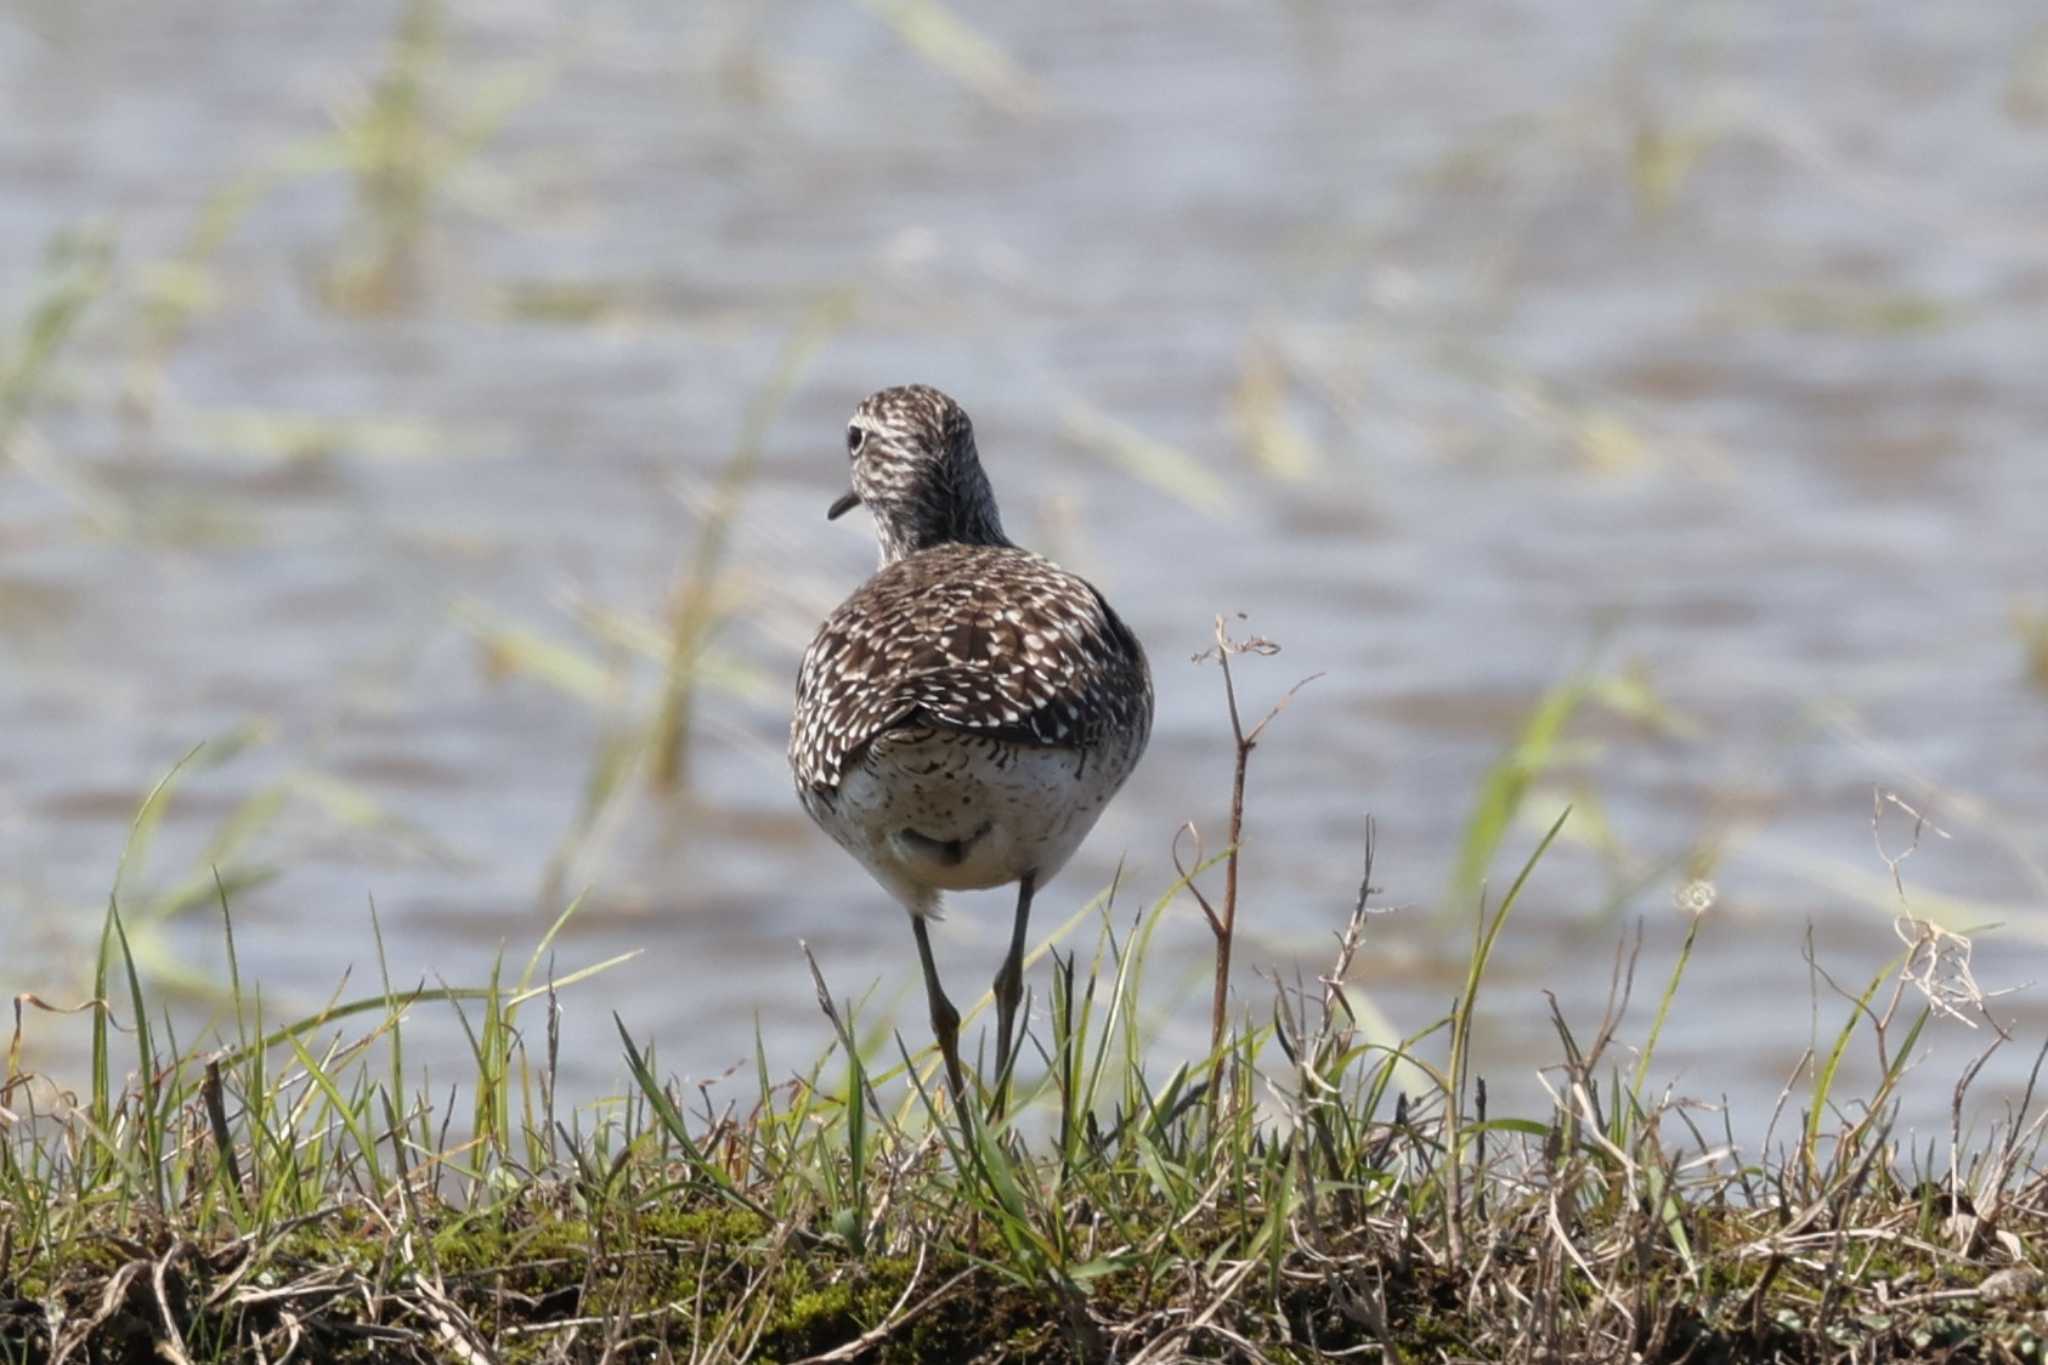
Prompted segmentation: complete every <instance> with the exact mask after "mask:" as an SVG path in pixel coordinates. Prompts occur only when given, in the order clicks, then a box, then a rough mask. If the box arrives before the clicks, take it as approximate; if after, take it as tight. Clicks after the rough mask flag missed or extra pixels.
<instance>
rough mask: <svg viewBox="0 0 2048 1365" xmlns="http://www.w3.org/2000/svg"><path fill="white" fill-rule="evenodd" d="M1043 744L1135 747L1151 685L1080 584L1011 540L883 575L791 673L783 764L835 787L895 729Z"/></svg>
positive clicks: (813, 782)
mask: <svg viewBox="0 0 2048 1365" xmlns="http://www.w3.org/2000/svg"><path fill="white" fill-rule="evenodd" d="M906 726H938V727H942V728H951V729H957V730H962V731H967V732H970V733H975V734H981V735H989V736H993V737H996V738H1000V739H1003V740H1005V741H1007V742H1010V743H1014V744H1019V745H1029V746H1035V747H1047V748H1071V749H1077V750H1082V751H1087V750H1090V749H1093V748H1095V747H1097V746H1100V745H1102V744H1104V743H1105V742H1107V741H1111V740H1114V741H1116V742H1118V743H1119V744H1128V743H1130V741H1131V740H1132V739H1133V738H1135V740H1136V747H1137V748H1140V749H1142V748H1143V746H1144V742H1145V737H1146V736H1148V735H1149V734H1150V732H1151V727H1152V678H1151V673H1150V670H1149V669H1148V668H1147V667H1146V664H1145V653H1144V650H1143V649H1142V648H1141V647H1140V646H1139V644H1138V640H1137V637H1136V636H1134V635H1133V634H1131V632H1130V630H1129V629H1128V628H1127V627H1126V626H1125V625H1124V623H1123V622H1122V621H1121V620H1119V619H1118V618H1117V615H1116V613H1115V612H1113V611H1111V610H1110V608H1109V604H1108V603H1107V602H1105V601H1104V600H1103V599H1102V595H1101V594H1100V593H1098V592H1096V591H1095V589H1094V588H1093V587H1092V586H1090V585H1089V584H1088V583H1087V582H1086V581H1085V580H1083V579H1081V578H1079V577H1077V576H1075V575H1074V574H1071V573H1068V572H1067V571H1066V570H1064V569H1062V568H1060V567H1059V566H1058V565H1056V564H1054V563H1052V561H1050V560H1048V559H1045V558H1043V557H1041V556H1039V555H1035V554H1032V553H1030V552H1029V551H1027V550H1021V549H1018V548H1017V547H1015V546H1012V545H968V544H947V545H939V546H935V547H933V548H931V549H926V550H920V551H918V552H917V553H915V554H912V555H909V556H908V557H906V558H903V559H899V560H897V561H896V562H895V563H892V564H889V565H886V566H884V567H883V568H882V569H881V570H880V571H879V572H878V573H876V574H875V576H874V577H873V578H871V579H869V580H868V581H867V583H866V584H865V585H864V586H863V587H861V588H860V590H859V591H857V592H855V593H854V594H853V596H851V597H849V598H847V599H846V601H845V602H843V603H841V604H840V606H839V608H838V610H836V611H834V612H833V613H832V615H831V616H829V617H828V618H826V621H825V624H824V625H823V627H821V628H820V629H819V631H818V636H817V639H816V640H814V641H813V642H812V643H811V647H810V649H809V651H807V652H806V653H805V655H804V661H803V666H802V668H801V669H800V670H799V672H798V675H797V699H796V714H795V716H794V717H793V718H792V720H791V723H790V741H789V761H790V767H791V769H792V770H793V772H794V774H795V777H796V781H797V785H798V786H799V788H808V789H810V790H812V791H816V792H820V793H824V792H830V791H831V790H833V789H834V788H836V787H837V786H838V784H839V780H840V778H841V777H842V775H843V774H844V773H845V772H846V770H847V767H848V766H849V765H850V764H852V763H854V762H856V761H857V760H858V758H859V756H860V754H861V752H862V751H863V750H864V749H866V748H867V746H869V745H870V744H872V743H874V741H875V740H876V739H877V738H878V737H880V736H882V735H884V734H886V733H887V732H889V731H890V730H892V729H896V728H899V727H906Z"/></svg>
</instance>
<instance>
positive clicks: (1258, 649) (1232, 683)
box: [1194, 612, 1323, 1101]
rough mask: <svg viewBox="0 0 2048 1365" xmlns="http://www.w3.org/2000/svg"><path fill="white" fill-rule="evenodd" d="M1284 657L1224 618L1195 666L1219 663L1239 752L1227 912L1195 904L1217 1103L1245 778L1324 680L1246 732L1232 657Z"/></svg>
mask: <svg viewBox="0 0 2048 1365" xmlns="http://www.w3.org/2000/svg"><path fill="white" fill-rule="evenodd" d="M1238 619H1239V620H1243V619H1244V614H1243V613H1242V612H1240V613H1238ZM1279 652H1280V646H1279V645H1277V644H1275V643H1273V641H1271V640H1268V639H1266V638H1264V637H1263V636H1258V635H1252V636H1247V637H1246V638H1245V639H1242V640H1233V639H1232V638H1231V637H1230V630H1229V627H1228V624H1227V622H1226V619H1225V618H1224V617H1221V616H1219V617H1217V618H1216V644H1215V646H1214V647H1213V648H1210V649H1205V650H1203V651H1202V652H1201V653H1200V654H1197V655H1195V656H1194V662H1196V663H1205V662H1207V661H1208V660H1210V659H1214V660H1215V661H1216V663H1217V665H1218V666H1219V667H1220V668H1222V670H1223V699H1224V702H1225V703H1226V705H1227V706H1228V707H1229V709H1230V735H1231V740H1232V742H1233V743H1234V745H1235V747H1236V753H1235V756H1234V762H1233V766H1232V769H1231V778H1230V849H1229V853H1228V855H1227V857H1226V860H1225V862H1224V865H1223V908H1222V910H1221V911H1220V912H1219V911H1217V910H1215V909H1213V908H1211V906H1210V905H1209V902H1208V901H1207V900H1206V899H1205V898H1204V897H1203V896H1202V895H1201V893H1200V892H1196V894H1195V899H1196V901H1197V903H1199V904H1200V905H1201V907H1202V912H1203V914H1205V915H1206V916H1208V919H1209V930H1210V932H1211V933H1212V934H1214V935H1215V937H1216V991H1215V996H1214V999H1213V1000H1212V1002H1211V1004H1210V1009H1209V1043H1210V1050H1211V1051H1212V1052H1213V1053H1215V1054H1217V1065H1216V1067H1215V1069H1213V1070H1212V1071H1211V1072H1210V1073H1209V1096H1210V1099H1211V1100H1212V1101H1213V1100H1214V1099H1215V1097H1216V1094H1217V1091H1218V1087H1219V1086H1220V1085H1221V1084H1222V1081H1223V1067H1222V1057H1221V1053H1222V1049H1223V1035H1224V1027H1225V1024H1226V1023H1227V1010H1228V1008H1229V1004H1230V952H1231V948H1232V946H1233V945H1234V944H1235V943H1236V940H1237V864H1238V856H1239V854H1240V853H1242V852H1243V849H1244V784H1245V773H1246V770H1247V769H1248V768H1249V767H1250V765H1251V758H1252V750H1253V749H1256V748H1257V747H1258V745H1259V736H1261V735H1263V734H1264V733H1265V732H1266V727H1267V726H1268V725H1270V724H1272V722H1273V718H1274V717H1275V716H1278V715H1279V714H1280V713H1281V712H1282V711H1284V710H1286V709H1287V704H1288V703H1289V702H1291V701H1293V700H1294V694H1295V693H1297V692H1299V691H1301V689H1302V688H1304V687H1306V686H1308V685H1309V684H1310V683H1312V682H1314V681H1315V680H1316V679H1317V678H1320V677H1321V676H1323V675H1322V674H1320V673H1311V674H1309V676H1307V677H1306V678H1303V679H1302V680H1301V681H1300V682H1298V683H1296V684H1295V685H1294V686H1292V687H1290V688H1288V689H1287V693H1286V695H1285V696H1283V697H1281V698H1280V700H1279V701H1277V702H1275V703H1273V707H1272V709H1271V710H1269V711H1267V712H1266V714H1265V717H1264V719H1262V720H1260V721H1259V723H1258V724H1257V725H1254V726H1253V727H1252V728H1251V729H1250V730H1246V729H1245V728H1244V717H1243V714H1242V712H1240V711H1239V710H1238V705H1237V680H1236V679H1235V678H1233V677H1232V676H1231V672H1230V656H1231V655H1233V654H1260V655H1267V656H1270V655H1274V654H1278V653H1279ZM1195 848H1196V853H1197V855H1198V856H1197V858H1196V865H1197V866H1199V865H1200V857H1199V854H1200V851H1201V842H1200V836H1199V835H1197V836H1196V844H1195Z"/></svg>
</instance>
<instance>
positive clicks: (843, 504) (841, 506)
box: [825, 493, 860, 521]
mask: <svg viewBox="0 0 2048 1365" xmlns="http://www.w3.org/2000/svg"><path fill="white" fill-rule="evenodd" d="M858 506H860V494H858V493H847V494H845V495H843V496H842V497H841V498H840V499H839V501H837V502H835V503H833V504H832V506H831V507H829V508H827V509H826V511H825V520H827V521H837V520H839V519H840V518H841V517H843V516H845V515H846V514H847V513H848V512H851V511H852V510H853V509H854V508H856V507H858Z"/></svg>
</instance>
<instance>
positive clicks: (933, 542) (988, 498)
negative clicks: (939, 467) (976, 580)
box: [875, 466, 1012, 566]
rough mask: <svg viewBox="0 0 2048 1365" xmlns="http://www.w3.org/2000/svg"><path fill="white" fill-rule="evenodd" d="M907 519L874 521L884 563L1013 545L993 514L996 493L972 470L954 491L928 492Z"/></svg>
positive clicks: (917, 502) (910, 508)
mask: <svg viewBox="0 0 2048 1365" xmlns="http://www.w3.org/2000/svg"><path fill="white" fill-rule="evenodd" d="M905 510H906V512H907V515H895V516H887V517H881V518H877V520H876V522H875V530H876V534H877V536H878V538H879V539H880V541H881V547H882V563H883V565H884V566H887V565H890V564H894V563H895V562H896V561H898V560H900V559H907V558H909V557H910V556H911V555H914V554H916V553H918V552H919V551H920V550H930V549H935V548H936V547H938V546H940V545H996V546H1007V545H1010V544H1011V543H1012V542H1011V540H1010V538H1009V537H1008V536H1006V535H1004V534H1003V519H1002V516H1001V515H1000V514H999V513H998V512H997V511H996V498H995V493H994V491H993V490H991V489H990V488H989V486H988V477H987V476H986V475H984V474H983V473H982V472H981V469H980V468H979V466H976V467H974V468H973V469H972V470H971V471H970V472H969V473H968V474H967V475H966V476H965V477H964V478H963V480H962V482H961V484H960V485H958V486H956V487H953V488H945V489H932V490H929V496H927V497H924V498H920V499H918V500H917V501H916V502H915V503H913V504H912V506H910V507H909V508H908V509H905Z"/></svg>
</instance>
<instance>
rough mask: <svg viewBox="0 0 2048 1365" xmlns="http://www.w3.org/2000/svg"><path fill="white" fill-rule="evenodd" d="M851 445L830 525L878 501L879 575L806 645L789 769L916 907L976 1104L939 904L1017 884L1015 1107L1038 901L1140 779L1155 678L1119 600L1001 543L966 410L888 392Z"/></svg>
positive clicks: (876, 872)
mask: <svg viewBox="0 0 2048 1365" xmlns="http://www.w3.org/2000/svg"><path fill="white" fill-rule="evenodd" d="M846 450H847V455H848V457H849V459H850V462H851V471H850V472H851V475H852V488H851V490H850V491H849V492H847V493H846V494H845V495H844V496H843V497H841V498H840V499H839V500H838V501H836V502H834V503H833V504H832V506H831V509H830V510H829V511H827V512H826V514H825V515H826V517H827V518H828V519H832V518H837V517H839V516H841V515H842V514H844V513H845V512H847V511H849V510H850V509H852V508H853V507H855V506H862V505H864V506H866V507H867V509H868V510H869V511H870V512H871V513H873V515H874V519H875V536H876V538H877V540H879V541H880V543H881V551H882V562H881V567H880V568H879V569H878V570H876V572H875V575H874V576H873V577H872V578H870V579H868V581H867V582H866V583H865V584H863V585H862V586H861V587H860V589H859V590H858V591H856V592H855V593H854V594H853V595H852V596H851V597H849V598H847V599H846V600H845V601H844V602H842V603H840V605H839V608H838V609H837V610H836V611H834V612H833V613H832V614H831V615H830V616H828V617H826V618H825V624H824V625H823V626H821V627H820V628H819V630H818V636H817V638H816V639H815V640H813V641H812V642H811V647H810V649H809V650H808V651H806V652H805V654H804V660H803V666H802V668H801V669H800V670H799V672H798V674H797V684H796V713H795V715H794V716H793V717H792V718H791V721H790V727H789V765H790V768H791V770H792V771H793V772H794V774H795V777H796V790H797V796H798V798H799V799H800V800H801V801H802V802H803V806H804V809H805V810H806V811H808V812H810V816H811V818H812V819H813V820H815V821H817V822H818V824H819V825H820V826H822V827H823V828H824V830H825V832H826V833H828V834H830V835H831V836H832V837H833V838H834V839H836V840H838V842H839V845H840V846H841V847H842V848H844V849H845V850H846V851H847V852H848V853H851V854H852V855H853V856H854V857H855V858H856V859H858V860H859V861H860V864H861V866H863V867H865V868H866V869H867V870H868V872H869V873H870V874H871V875H872V876H873V877H874V878H875V880H876V881H878V882H880V883H881V884H882V886H883V887H884V888H885V889H886V890H888V891H889V893H890V894H891V895H893V896H895V897H896V899H897V900H899V901H901V902H902V904H903V907H904V909H906V910H908V911H909V912H910V927H911V930H912V932H913V933H914V934H915V935H916V936H917V955H918V959H919V961H920V962H921V964H922V965H923V968H924V984H925V991H926V994H927V995H928V996H929V997H930V1003H931V1018H932V1031H933V1032H934V1033H935V1034H936V1035H937V1036H938V1042H939V1051H940V1053H941V1054H942V1055H943V1057H944V1058H945V1064H946V1079H947V1082H948V1084H949V1085H950V1086H951V1088H952V1091H953V1098H954V1103H955V1104H956V1105H958V1106H959V1107H960V1108H961V1109H962V1110H963V1112H964V1110H965V1108H966V1090H965V1088H964V1086H963V1083H962V1078H961V1070H960V1048H959V1036H960V1014H959V1011H958V1010H956V1009H955V1008H954V1007H953V1004H952V1002H951V1001H950V1000H948V999H947V998H946V993H945V991H944V990H943V989H942V988H941V987H940V985H939V975H938V970H937V968H936V967H935V966H934V965H933V962H932V947H931V940H930V938H929V936H928V934H927V931H926V927H925V922H926V921H927V920H930V919H936V918H938V915H939V909H940V906H939V897H940V893H942V892H946V891H969V890H981V889H985V888H988V887H995V886H1007V885H1008V884H1010V883H1011V882H1015V883H1016V884H1017V917H1016V923H1015V926H1014V928H1013V929H1012V931H1011V936H1010V951H1009V954H1008V956H1006V957H1005V958H1004V959H1003V965H1002V968H1001V970H1000V971H998V972H997V973H996V978H995V988H994V994H995V1002H996V1067H997V1076H998V1080H997V1083H996V1095H997V1099H996V1102H995V1103H996V1108H997V1109H998V1111H1000V1109H1001V1106H1002V1098H1001V1097H1002V1094H1003V1092H1004V1090H1005V1089H1006V1088H1007V1081H1008V1076H1009V1068H1010V1066H1011V1063H1012V1061H1013V1060H1014V1059H1013V1057H1012V1053H1011V1045H1012V1031H1013V1029H1014V1027H1015V1023H1016V1014H1017V1006H1018V1003H1019V1002H1020V1000H1021V999H1022V998H1023V994H1024V935H1025V926H1026V923H1027V922H1028V920H1029V919H1030V915H1031V897H1032V895H1033V893H1034V892H1036V891H1037V890H1038V888H1039V887H1041V886H1043V885H1045V883H1046V882H1048V881H1050V880H1051V879H1052V878H1053V876H1054V875H1055V874H1057V873H1058V872H1059V870H1060V868H1061V867H1062V866H1064V865H1065V863H1066V861H1067V859H1068V858H1069V857H1071V856H1072V855H1073V852H1074V850H1075V849H1076V848H1078V847H1079V846H1080V844H1081V841H1082V839H1084V838H1085V837H1087V834H1088V831H1089V829H1090V828H1091V827H1093V825H1094V824H1095V820H1096V817H1097V816H1098V815H1100V814H1101V813H1102V808H1103V807H1104V806H1105V805H1107V804H1108V802H1109V799H1110V798H1111V797H1112V796H1114V795H1115V794H1116V791H1117V788H1119V787H1121V786H1122V785H1123V783H1124V779H1125V778H1127V777H1129V776H1130V775H1131V770H1132V769H1133V768H1135V767H1136V766H1137V763H1138V758H1139V756H1140V755H1141V754H1143V753H1144V751H1145V741H1146V740H1147V739H1148V738H1149V737H1150V736H1151V732H1152V675H1151V672H1150V670H1149V669H1148V668H1147V667H1146V664H1145V651H1144V649H1143V648H1142V647H1140V646H1139V644H1138V639H1137V637H1136V636H1135V635H1133V634H1132V633H1131V631H1130V629H1129V627H1127V626H1125V625H1124V623H1123V622H1122V620H1120V619H1119V618H1118V617H1117V614H1116V613H1115V612H1114V611H1112V610H1110V606H1109V603H1108V602H1107V601H1105V600H1104V599H1103V596H1102V594H1101V593H1099V592H1097V591H1096V590H1095V588H1094V587H1093V586H1091V585H1090V584H1089V583H1088V582H1086V581H1085V580H1083V579H1081V578H1079V577H1077V576H1075V575H1074V574H1071V573H1068V572H1067V571H1066V570H1064V569H1062V568H1060V567H1059V566H1058V565H1057V564H1054V563H1053V562H1052V561H1051V560H1048V559H1046V558H1044V557H1043V556H1040V555H1035V554H1033V553H1031V552H1030V551H1029V550H1024V549H1020V548H1018V547H1017V546H1016V545H1013V544H1011V542H1010V539H1009V537H1007V536H1005V535H1004V534H1003V525H1002V521H1001V519H1000V517H999V516H998V515H997V511H996V500H995V494H994V492H993V491H992V490H991V489H990V487H989V482H988V476H987V475H986V474H984V473H983V472H982V468H981V460H980V457H979V456H978V455H977V454H976V453H975V448H974V427H973V424H972V423H970V422H969V421H968V420H967V414H966V413H965V412H964V411H962V410H961V408H960V405H959V404H957V403H955V402H954V401H953V400H952V399H950V398H948V397H947V396H946V395H945V394H943V393H940V392H939V391H938V390H937V389H932V388H926V387H925V386H923V385H909V386H906V387H902V388H893V389H883V390H882V391H881V392H879V393H876V394H873V395H871V396H870V397H868V398H867V399H866V400H865V401H864V402H862V403H861V405H860V406H859V407H858V408H857V409H855V410H854V414H853V420H852V422H851V423H850V424H849V425H848V426H847V428H846ZM1020 1045H1021V1044H1020Z"/></svg>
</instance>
